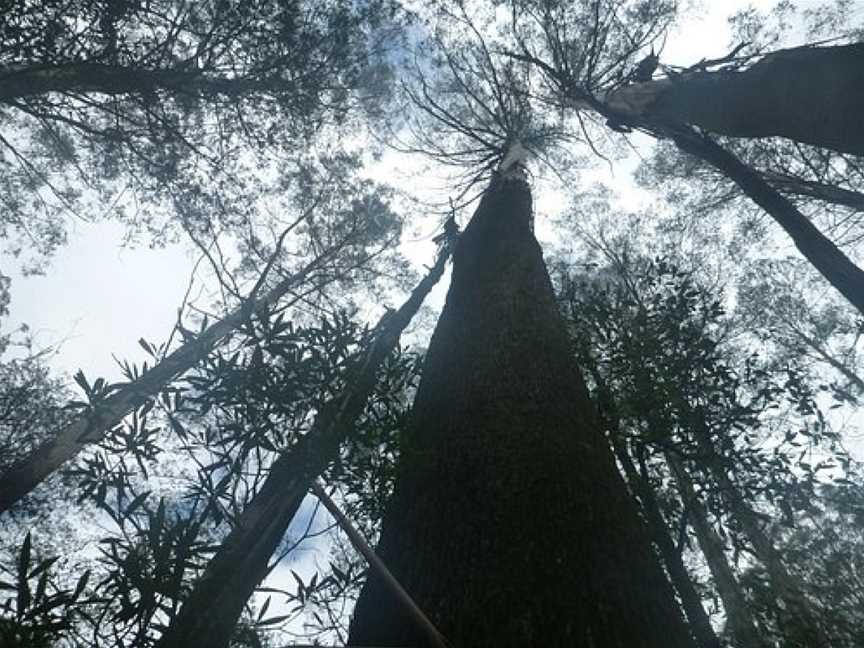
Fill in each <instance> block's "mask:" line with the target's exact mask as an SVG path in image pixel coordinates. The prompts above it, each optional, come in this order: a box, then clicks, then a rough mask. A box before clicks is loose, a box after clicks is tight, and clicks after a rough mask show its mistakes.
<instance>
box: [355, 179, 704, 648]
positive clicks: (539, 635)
mask: <svg viewBox="0 0 864 648" xmlns="http://www.w3.org/2000/svg"><path fill="white" fill-rule="evenodd" d="M530 217H531V194H530V190H529V188H528V185H527V183H526V182H525V181H524V180H523V179H520V178H518V177H511V176H509V175H508V176H503V177H501V176H499V177H496V178H495V180H493V182H492V184H491V185H490V187H489V189H488V190H487V191H486V193H485V194H484V196H483V198H482V200H481V202H480V206H479V207H478V208H477V211H476V213H475V215H474V218H473V219H472V221H471V223H470V225H469V226H468V228H467V230H466V231H465V233H464V234H463V235H462V237H461V239H460V241H459V244H458V246H457V248H456V251H455V255H454V267H453V280H452V285H451V287H450V291H449V293H448V296H447V303H446V305H445V307H444V311H443V313H442V315H441V318H440V320H439V322H438V326H437V328H436V330H435V333H434V335H433V337H432V341H431V343H430V347H429V351H428V354H427V357H426V362H425V365H424V371H423V377H422V379H421V383H420V387H419V389H418V393H417V397H416V400H415V403H414V410H413V416H412V423H411V424H410V426H409V429H408V431H407V433H406V435H405V437H404V439H403V444H402V455H401V464H400V471H399V476H398V479H397V485H396V492H395V494H394V497H393V501H392V502H391V508H390V510H389V511H388V515H387V516H386V518H385V522H384V526H383V530H382V535H381V540H380V543H379V547H378V552H379V555H380V556H381V558H382V559H383V560H384V562H385V563H386V564H387V565H388V567H390V569H391V570H392V571H393V573H394V575H395V576H396V578H397V579H398V580H399V581H400V582H401V583H402V585H403V586H404V587H405V589H406V590H407V591H408V593H409V594H410V595H411V596H412V597H413V598H414V600H415V601H416V602H417V604H418V605H419V606H420V608H421V609H422V610H423V611H424V612H425V613H426V614H427V615H428V616H429V617H430V619H431V620H432V621H433V622H434V623H435V624H436V626H437V627H438V629H439V630H440V631H441V632H442V633H443V634H444V636H445V637H447V639H448V640H450V641H451V642H452V643H453V645H454V646H466V647H467V646H471V647H472V648H483V647H490V648H491V647H493V646H494V647H495V648H500V647H501V646H552V647H554V646H566V647H567V648H588V647H589V646H590V647H591V648H613V647H615V648H624V647H626V648H649V647H651V648H659V647H661V646H662V647H664V648H679V647H684V646H686V647H688V648H693V646H695V644H694V642H693V640H692V638H691V637H690V635H689V633H688V631H687V630H686V628H685V626H684V624H683V622H682V620H681V617H680V612H679V610H678V608H677V605H676V603H675V600H674V597H673V595H672V592H671V589H670V587H669V584H668V583H667V582H666V578H665V575H664V574H663V572H662V570H661V569H660V567H659V565H658V564H657V561H656V557H655V556H654V554H653V551H652V549H651V546H650V542H649V540H648V537H647V534H646V533H645V531H644V529H643V528H642V526H641V523H640V520H639V517H638V514H637V511H636V509H635V506H634V503H633V502H632V501H631V500H630V498H629V495H628V493H627V491H626V488H625V487H624V484H623V482H622V481H621V478H620V476H619V475H618V473H617V470H616V467H615V464H614V462H613V460H612V456H611V453H610V451H609V448H608V445H607V443H606V440H605V439H604V438H603V435H602V433H601V432H600V429H599V425H598V422H597V419H596V414H595V412H594V410H593V407H592V405H591V403H590V402H589V400H588V396H587V391H586V389H585V386H584V383H583V381H582V377H581V375H580V374H579V372H578V370H577V368H576V367H575V365H574V362H573V360H572V352H571V349H570V345H569V341H568V338H567V334H566V332H565V330H564V325H563V321H562V319H561V317H560V315H559V313H558V310H557V307H556V304H555V300H554V297H553V293H552V286H551V283H550V281H549V276H548V274H547V272H546V268H545V266H544V264H543V258H542V254H541V251H540V247H539V245H538V244H537V241H536V240H535V239H534V236H533V234H532V233H531V229H530V227H529V220H530ZM349 644H353V645H357V644H367V645H375V646H415V647H417V648H420V647H422V646H424V645H426V644H425V642H424V640H423V635H422V634H421V633H420V631H419V629H418V628H417V627H415V626H414V625H413V624H412V623H411V622H410V620H409V619H408V618H407V617H406V616H405V614H404V613H403V612H402V610H401V609H400V608H399V606H398V603H397V602H396V601H395V600H393V598H392V597H391V596H390V595H389V593H388V592H387V590H386V589H385V588H384V587H383V585H382V582H381V581H380V580H379V579H378V578H376V577H375V576H374V575H371V576H370V577H369V580H368V581H367V583H366V585H365V586H364V588H363V590H362V592H361V594H360V598H359V600H358V602H357V607H356V609H355V615H354V618H353V621H352V624H351V633H350V638H349Z"/></svg>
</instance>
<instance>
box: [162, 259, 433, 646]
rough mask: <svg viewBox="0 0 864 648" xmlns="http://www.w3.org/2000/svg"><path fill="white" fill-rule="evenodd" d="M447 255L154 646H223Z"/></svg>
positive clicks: (272, 475) (383, 332)
mask: <svg viewBox="0 0 864 648" xmlns="http://www.w3.org/2000/svg"><path fill="white" fill-rule="evenodd" d="M448 258H449V254H448V253H446V252H442V253H441V254H440V255H439V257H438V260H437V262H436V263H435V266H434V267H433V268H432V270H431V271H430V272H429V274H428V275H427V276H426V277H424V279H423V280H422V281H421V282H420V284H418V286H417V287H416V288H415V289H414V291H413V292H412V293H411V296H410V297H409V298H408V300H407V301H406V302H405V303H404V304H403V305H402V306H401V308H399V310H397V311H396V312H395V313H388V314H386V315H385V316H384V317H383V318H382V320H381V322H379V324H378V329H379V334H378V336H377V337H376V338H375V341H374V342H373V344H372V347H371V348H370V350H369V351H368V353H367V354H365V357H364V359H363V360H362V363H361V365H360V366H359V367H358V371H357V375H356V376H355V378H354V380H352V381H351V383H350V385H349V386H348V387H347V388H346V389H345V391H344V392H343V393H341V394H339V395H338V396H336V397H334V398H333V399H331V400H330V401H329V402H328V403H326V404H325V405H324V406H323V407H322V408H321V410H320V411H319V413H318V415H317V416H316V418H315V422H314V423H313V426H312V429H311V430H310V431H309V432H308V433H307V434H306V435H305V436H304V437H302V438H301V439H300V441H298V443H297V445H296V446H295V447H293V448H291V450H289V451H288V452H286V453H285V454H283V455H282V456H281V457H279V459H277V460H276V461H275V462H274V464H273V465H272V466H271V468H270V472H269V474H268V475H267V479H265V480H264V483H263V484H262V486H261V489H260V490H259V491H258V492H257V493H256V494H255V497H254V498H253V499H252V501H251V502H250V503H249V505H248V506H247V507H246V509H244V511H243V513H242V515H241V516H240V521H239V522H238V524H237V526H236V527H235V528H234V529H233V530H232V531H231V533H230V534H229V535H228V537H227V538H226V539H225V541H224V542H223V543H222V545H221V546H220V547H219V550H218V551H217V552H216V554H215V555H214V556H213V558H212V559H211V560H210V562H209V563H208V565H207V568H206V570H205V572H204V574H203V575H202V576H201V578H199V579H198V581H197V582H196V583H195V586H194V588H193V589H192V592H191V593H190V594H189V597H188V598H187V599H186V600H185V601H184V603H183V606H182V607H181V608H180V612H179V614H178V615H177V617H176V618H175V619H174V621H173V622H172V623H171V625H170V626H169V627H168V629H167V630H166V632H165V634H164V635H163V636H162V637H161V638H160V639H159V641H158V642H157V644H156V646H157V648H223V647H224V646H227V645H228V641H229V640H230V638H231V634H232V632H233V630H234V627H235V626H236V625H237V620H238V619H239V618H240V614H241V613H242V612H243V606H244V605H245V604H246V602H247V601H248V600H249V597H251V596H252V593H253V592H254V591H255V588H256V587H257V586H258V584H259V583H260V582H261V581H262V580H263V579H264V577H265V576H266V574H267V571H268V567H267V563H268V561H269V560H270V557H271V556H272V555H273V552H274V551H275V550H276V547H277V546H278V545H279V541H280V540H281V539H282V538H283V537H284V535H285V532H286V531H287V529H288V525H289V524H290V523H291V520H292V519H293V518H294V516H295V515H296V514H297V511H298V509H299V508H300V504H301V503H302V502H303V498H304V497H305V496H306V493H307V492H308V491H309V489H310V487H311V485H312V482H313V480H314V479H315V478H317V477H318V475H319V474H320V473H321V472H323V471H324V469H325V468H326V467H327V465H328V464H329V463H330V461H331V460H332V459H333V458H334V457H336V456H337V454H338V450H339V446H340V444H341V443H342V441H343V440H344V439H345V437H346V435H347V434H348V432H349V431H350V429H351V427H352V426H353V424H354V421H355V420H356V419H357V417H358V416H359V415H360V413H361V412H362V411H363V408H364V407H365V406H366V401H367V400H368V398H369V395H370V394H371V393H372V390H373V388H374V386H375V381H376V376H377V373H378V369H379V368H380V366H381V363H382V362H383V361H384V359H385V358H386V357H387V355H388V354H389V353H390V352H391V351H393V349H394V348H395V346H396V344H397V343H398V342H399V336H400V335H401V333H402V331H403V330H404V329H405V327H406V326H407V325H408V323H409V322H410V321H411V319H412V318H413V317H414V315H415V314H416V313H417V310H418V309H419V308H420V305H421V304H422V303H423V300H424V299H425V298H426V295H428V294H429V291H430V290H431V289H432V287H433V286H434V285H435V284H436V283H437V281H438V280H439V279H440V278H441V275H442V274H443V273H444V267H445V265H446V262H447V259H448Z"/></svg>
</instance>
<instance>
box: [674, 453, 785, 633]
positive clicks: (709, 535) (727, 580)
mask: <svg viewBox="0 0 864 648" xmlns="http://www.w3.org/2000/svg"><path fill="white" fill-rule="evenodd" d="M666 463H667V464H668V465H669V467H670V468H671V469H672V475H673V476H674V478H675V482H676V483H677V484H678V490H679V492H680V493H681V500H682V501H683V502H684V506H685V510H686V512H687V520H688V522H689V523H690V526H691V527H692V529H693V531H694V533H695V534H696V542H697V543H698V544H699V549H700V550H701V551H702V555H703V556H705V562H706V563H707V565H708V571H710V572H711V577H712V578H713V579H714V585H715V586H716V587H717V593H718V594H719V595H720V600H721V601H723V609H724V610H725V611H726V627H727V628H728V630H729V633H730V634H731V635H732V637H733V639H734V640H735V646H736V648H770V647H769V645H768V643H767V642H766V641H764V640H762V639H761V638H760V637H759V634H758V632H757V629H756V628H757V626H756V622H755V621H754V619H753V617H752V615H751V614H750V608H749V606H748V604H747V599H746V598H745V596H744V592H743V591H742V590H741V586H740V585H739V584H738V580H737V579H736V578H735V573H734V572H733V570H732V567H731V566H730V565H729V561H728V560H727V558H726V551H725V548H724V545H723V540H722V539H721V538H720V537H719V536H718V535H717V533H716V532H715V531H714V529H713V528H711V524H710V523H709V521H708V514H707V513H706V511H705V507H703V506H702V504H701V502H699V499H698V498H697V497H696V493H695V490H694V489H693V483H692V482H691V481H690V478H689V476H688V475H687V473H686V472H685V470H684V468H683V466H681V462H680V461H679V460H678V459H677V457H675V456H674V455H673V454H672V453H671V452H667V453H666Z"/></svg>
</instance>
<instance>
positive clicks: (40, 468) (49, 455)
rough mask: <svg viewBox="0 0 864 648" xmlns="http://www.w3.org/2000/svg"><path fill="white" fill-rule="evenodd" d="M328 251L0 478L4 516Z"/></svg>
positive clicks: (272, 300) (0, 504)
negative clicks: (52, 474)
mask: <svg viewBox="0 0 864 648" xmlns="http://www.w3.org/2000/svg"><path fill="white" fill-rule="evenodd" d="M330 253H331V252H328V253H327V254H326V255H324V256H321V257H319V258H318V259H316V260H315V261H313V262H311V263H310V264H308V265H307V266H306V267H305V268H303V269H302V270H301V271H300V272H298V273H295V274H293V275H291V276H290V277H287V278H285V279H284V280H282V281H281V282H279V283H278V284H277V285H276V286H275V287H274V288H272V289H271V290H269V291H268V292H267V293H265V294H264V295H262V296H260V297H259V296H257V295H255V294H254V292H255V291H253V294H252V295H250V296H249V298H248V299H247V302H246V304H244V306H242V307H241V308H238V309H237V310H235V311H234V312H232V313H230V314H228V315H226V316H225V317H224V318H223V319H221V320H219V321H218V322H216V323H214V324H212V325H210V326H209V327H207V328H206V329H205V330H204V331H202V332H201V333H199V334H198V335H197V336H196V337H195V338H194V339H192V340H189V341H187V342H185V343H184V344H183V345H182V346H180V347H179V348H177V349H176V350H175V351H173V352H172V353H171V354H169V355H168V356H166V357H165V358H163V359H162V360H161V361H160V362H159V363H157V364H155V365H154V366H153V367H151V368H150V369H148V370H147V371H145V372H144V373H142V374H141V376H140V377H139V378H138V379H136V380H133V381H131V382H128V383H126V384H124V385H122V386H121V387H120V388H119V389H118V390H117V391H115V392H113V393H112V394H111V395H110V396H108V397H107V398H105V399H104V400H103V401H101V402H100V403H99V405H98V406H96V407H95V408H94V409H93V410H92V411H88V412H86V413H85V414H83V415H82V416H80V417H79V418H77V419H75V420H74V421H72V422H71V423H70V424H69V425H67V426H66V427H65V428H63V429H62V430H60V431H59V432H58V433H57V436H55V437H54V438H53V439H50V440H49V441H47V442H45V443H44V444H42V445H41V446H39V447H38V448H37V449H36V450H35V451H34V452H33V453H31V454H30V455H29V456H27V457H25V458H24V459H22V460H21V461H19V462H18V463H17V464H15V465H14V466H12V467H11V468H10V469H9V470H7V471H6V472H5V473H3V474H2V475H0V513H3V512H4V511H6V510H8V509H9V508H10V507H11V506H13V505H14V504H15V503H16V502H17V501H18V500H20V499H21V498H23V497H25V496H26V495H27V494H28V493H30V492H31V491H32V490H33V489H34V488H36V487H37V486H38V485H39V484H41V483H42V482H43V481H44V480H45V479H47V478H48V477H49V476H50V475H51V473H53V472H54V471H55V470H57V469H58V468H59V467H60V466H62V465H63V464H64V463H66V462H67V461H69V460H70V459H73V458H75V457H76V456H77V455H78V453H79V452H81V450H83V449H84V447H85V446H86V445H88V444H91V443H96V442H98V441H100V440H101V439H102V438H103V437H104V436H105V432H106V431H107V430H110V429H111V428H112V427H114V426H115V425H117V424H118V423H120V422H121V421H122V420H123V417H125V416H126V415H127V414H129V412H131V411H132V410H134V409H136V408H138V407H141V406H142V405H143V404H144V403H146V402H147V401H148V400H150V399H151V398H153V397H154V396H155V395H157V394H158V393H159V392H160V391H161V390H162V389H163V388H164V387H165V386H166V385H167V384H168V383H169V382H171V381H172V380H173V379H175V378H177V377H178V376H180V375H181V374H183V373H185V372H186V371H188V370H189V369H191V368H192V367H194V366H195V365H196V364H197V363H198V362H199V361H200V360H201V359H202V358H203V357H205V356H206V355H207V353H209V352H210V350H211V349H212V348H213V347H214V346H215V345H216V344H217V343H218V342H219V341H220V340H222V339H223V338H224V337H225V336H227V335H228V334H229V333H231V332H232V331H234V330H235V329H237V328H238V327H239V326H241V325H242V324H243V323H244V322H246V321H247V320H248V318H249V316H250V314H251V313H254V312H256V311H258V310H259V309H262V308H266V307H267V306H269V305H272V304H274V303H276V302H277V301H278V300H279V299H281V298H282V297H283V296H284V295H285V294H287V293H288V291H289V290H291V289H292V288H294V287H296V286H297V284H298V282H299V281H302V280H303V279H304V278H306V277H307V276H308V275H309V274H310V273H311V272H313V271H314V270H316V269H317V268H318V266H319V265H320V264H321V262H322V261H323V260H324V259H325V258H326V256H328V255H329V254H330Z"/></svg>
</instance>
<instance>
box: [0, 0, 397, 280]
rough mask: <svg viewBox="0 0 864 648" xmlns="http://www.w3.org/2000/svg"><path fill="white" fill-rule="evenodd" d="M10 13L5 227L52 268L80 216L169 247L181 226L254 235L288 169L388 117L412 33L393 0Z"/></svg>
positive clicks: (2, 68) (104, 4)
mask: <svg viewBox="0 0 864 648" xmlns="http://www.w3.org/2000/svg"><path fill="white" fill-rule="evenodd" d="M6 9H7V10H6V11H4V19H3V27H2V32H0V80H2V84H0V85H2V87H3V90H2V92H0V115H2V134H0V138H2V139H0V147H2V148H0V150H2V154H3V157H2V167H0V168H2V174H3V176H2V177H3V182H2V185H3V191H2V194H0V200H2V204H3V206H4V216H3V220H2V225H3V233H4V237H6V238H10V237H11V236H12V235H13V234H16V233H17V234H18V236H19V238H20V239H22V243H21V244H20V245H18V246H17V247H14V248H13V250H14V251H16V252H20V251H21V250H22V249H26V248H29V249H27V251H28V252H30V253H32V254H33V259H32V260H33V262H34V263H35V264H36V265H37V267H38V265H39V261H40V260H41V259H42V257H43V256H44V255H47V254H49V253H50V252H52V251H53V250H54V249H55V248H56V247H57V245H59V244H60V243H61V242H62V241H63V239H64V236H65V228H64V225H63V220H62V218H63V216H64V215H68V214H77V215H78V216H80V217H81V218H84V219H87V220H98V219H100V218H102V217H104V216H110V217H113V218H119V219H121V220H123V221H125V222H127V223H128V225H129V227H130V231H131V233H132V234H133V235H134V233H135V232H141V231H144V230H150V232H151V234H152V235H153V236H154V237H155V239H154V240H156V241H157V242H158V241H159V240H160V239H163V238H164V237H165V236H166V235H168V236H170V235H171V231H172V230H173V231H176V230H177V229H178V226H179V227H186V228H191V229H193V230H194V231H197V232H201V231H204V230H206V229H207V226H208V224H212V223H221V224H223V225H226V226H234V227H242V226H243V222H242V219H241V216H242V215H244V214H248V208H246V209H244V208H245V207H246V205H247V203H249V202H250V200H251V198H252V197H254V196H256V195H257V194H260V193H261V192H262V191H264V189H265V188H266V187H268V186H269V187H271V188H272V187H273V186H274V183H276V186H277V187H278V175H279V171H280V166H281V165H282V163H283V161H284V160H285V159H288V160H290V159H291V157H292V156H294V155H295V154H296V153H297V152H298V151H299V150H304V149H305V148H307V147H308V146H309V144H310V138H311V137H312V136H313V135H315V134H316V133H319V132H321V131H322V130H326V129H327V128H328V127H329V126H335V125H338V124H344V123H346V122H347V121H350V120H352V119H355V118H356V119H359V118H360V114H361V113H362V112H364V111H366V112H367V113H368V112H369V111H371V110H374V106H376V105H379V104H378V103H376V102H380V100H382V99H383V97H384V94H385V93H386V84H384V83H383V82H384V80H385V77H386V57H385V56H384V53H385V49H386V48H385V47H384V44H385V43H390V42H391V41H393V40H395V36H394V34H395V31H394V30H393V29H391V28H392V27H393V26H394V25H395V24H396V22H395V20H396V13H395V12H396V6H395V4H393V3H391V2H389V0H383V1H382V2H378V1H377V0H374V1H373V2H364V3H360V4H351V3H345V2H339V1H333V2H331V1H329V0H325V1H321V2H283V1H281V0H262V1H260V2H259V1H257V0H256V1H254V2H216V1H207V2H195V3H185V2H177V1H175V0H164V1H161V0H160V1H159V2H148V3H139V2H111V1H104V0H94V1H89V0H88V1H84V0H82V1H75V2H66V3H58V2H53V1H47V0H46V1H45V2H27V3H12V4H11V5H9V7H7V8H6ZM372 99H374V101H373V100H372ZM265 170H266V172H265ZM190 195H191V196H198V197H199V200H200V201H205V202H206V203H207V204H208V209H207V210H206V212H205V213H201V212H200V211H199V212H194V211H190V210H189V209H188V203H189V196H190ZM238 220H240V221H241V222H238ZM214 229H218V227H217V228H214Z"/></svg>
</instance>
